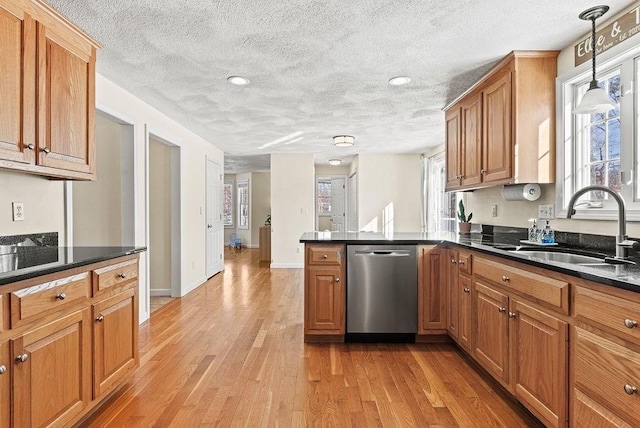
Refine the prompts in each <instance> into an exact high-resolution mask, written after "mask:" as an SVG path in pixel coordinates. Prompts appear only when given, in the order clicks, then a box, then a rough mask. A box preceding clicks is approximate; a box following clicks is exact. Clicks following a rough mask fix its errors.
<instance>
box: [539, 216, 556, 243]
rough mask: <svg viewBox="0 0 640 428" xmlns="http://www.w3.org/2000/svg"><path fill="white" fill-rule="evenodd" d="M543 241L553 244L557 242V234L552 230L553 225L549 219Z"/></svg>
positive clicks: (543, 233) (543, 232)
mask: <svg viewBox="0 0 640 428" xmlns="http://www.w3.org/2000/svg"><path fill="white" fill-rule="evenodd" d="M542 243H543V244H553V243H555V236H554V233H553V230H551V225H550V224H549V220H547V224H546V225H545V227H544V230H543V231H542Z"/></svg>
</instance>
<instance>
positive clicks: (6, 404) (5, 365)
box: [0, 341, 11, 428]
mask: <svg viewBox="0 0 640 428" xmlns="http://www.w3.org/2000/svg"><path fill="white" fill-rule="evenodd" d="M10 369H11V364H10V363H9V342H6V341H5V342H0V427H2V428H8V427H9V426H10V422H11V417H10V415H11V413H10V411H11V409H10V403H11V399H10V393H11V371H10Z"/></svg>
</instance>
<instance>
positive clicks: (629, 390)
mask: <svg viewBox="0 0 640 428" xmlns="http://www.w3.org/2000/svg"><path fill="white" fill-rule="evenodd" d="M624 392H626V393H627V394H629V395H633V394H637V393H638V388H636V387H635V386H632V385H629V384H626V385H625V386H624Z"/></svg>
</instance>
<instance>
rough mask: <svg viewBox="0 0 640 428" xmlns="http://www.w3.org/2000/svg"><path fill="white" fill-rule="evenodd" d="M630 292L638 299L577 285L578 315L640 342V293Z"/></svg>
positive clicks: (631, 295) (628, 338)
mask: <svg viewBox="0 0 640 428" xmlns="http://www.w3.org/2000/svg"><path fill="white" fill-rule="evenodd" d="M629 294H630V297H631V298H635V300H636V301H632V300H631V299H629V300H627V299H622V298H620V297H617V296H611V295H609V294H605V293H601V292H599V291H595V290H591V289H588V288H584V287H576V296H575V308H576V317H577V318H579V319H582V320H585V321H588V322H589V323H591V324H595V325H596V326H597V327H599V328H602V329H603V330H607V331H609V332H612V333H616V334H618V335H620V336H621V337H622V338H624V339H627V340H631V341H633V342H635V343H637V344H640V294H637V293H633V292H629Z"/></svg>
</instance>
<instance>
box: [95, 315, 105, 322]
mask: <svg viewBox="0 0 640 428" xmlns="http://www.w3.org/2000/svg"><path fill="white" fill-rule="evenodd" d="M96 321H97V322H102V321H104V315H100V316H99V317H98V318H96Z"/></svg>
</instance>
